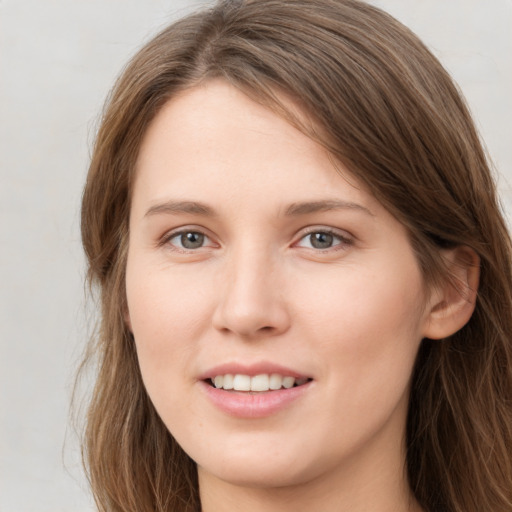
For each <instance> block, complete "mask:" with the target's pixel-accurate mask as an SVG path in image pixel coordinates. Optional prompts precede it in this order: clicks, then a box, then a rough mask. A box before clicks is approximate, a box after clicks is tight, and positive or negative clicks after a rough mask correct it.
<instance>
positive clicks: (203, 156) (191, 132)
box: [134, 80, 376, 206]
mask: <svg viewBox="0 0 512 512" xmlns="http://www.w3.org/2000/svg"><path fill="white" fill-rule="evenodd" d="M286 101H288V100H286ZM288 103H289V101H288ZM287 106H288V105H287ZM292 108H293V111H294V113H297V112H299V113H300V109H298V107H296V106H295V105H292ZM276 191H279V193H280V195H281V197H282V198H283V200H284V199H285V198H286V199H287V200H288V201H289V202H290V201H291V202H294V201H303V200H306V199H307V200H314V199H315V196H318V197H319V198H320V197H321V198H322V199H325V198H333V196H336V194H342V195H343V194H347V193H348V194H349V195H350V199H351V200H356V199H357V200H358V201H359V202H364V203H365V204H367V205H368V206H370V204H374V203H375V202H376V201H375V199H374V198H373V196H371V195H370V194H369V193H368V192H367V191H366V190H364V189H363V187H362V186H361V185H360V183H358V182H357V180H356V179H355V178H354V177H353V176H352V175H351V174H350V173H349V172H348V171H347V170H346V169H345V168H343V166H342V165H341V164H339V163H338V162H336V161H335V160H334V158H333V157H332V156H331V155H330V154H329V153H328V151H327V150H326V149H325V148H324V147H322V146H321V145H320V144H318V143H317V142H315V141H314V140H312V139H311V138H310V137H308V136H306V135H305V134H304V133H303V132H302V131H299V130H298V129H297V128H296V127H294V126H293V125H292V124H290V123H289V122H288V121H287V120H285V119H284V118H283V117H281V116H279V115H277V114H275V113H274V112H273V111H272V110H270V109H269V108H266V107H264V106H262V105H260V104H258V103H256V102H255V101H253V100H251V99H250V98H249V97H247V96H246V95H245V94H243V93H242V92H240V91H239V90H238V89H236V88H234V87H232V86H230V85H229V84H227V83H226V82H224V81H221V80H216V81H210V82H207V83H206V84H203V85H200V86H197V87H194V88H191V89H187V90H185V91H182V92H180V93H179V94H178V95H176V96H175V97H173V98H172V99H171V100H170V101H168V102H167V104H165V105H164V106H163V108H162V109H161V110H160V111H159V113H158V114H157V116H156V117H155V119H154V120H153V122H152V123H151V124H150V126H149V128H148V130H147V132H146V134H145V136H144V138H143V142H142V145H141V149H140V153H139V156H138V160H137V165H136V180H135V191H134V192H135V194H134V201H137V200H138V198H139V197H140V196H144V198H145V201H146V202H147V201H157V200H161V199H163V198H164V197H165V196H166V195H168V196H173V197H174V196H176V194H182V195H183V196H184V198H186V199H189V198H190V197H191V196H194V197H195V196H207V197H208V198H209V199H211V198H212V196H216V197H219V198H224V199H225V200H228V199H229V200H233V201H234V200H239V201H240V202H241V204H243V200H244V197H246V196H247V195H249V194H250V195H252V196H254V195H256V196H257V195H258V194H259V196H260V198H266V199H268V200H270V199H271V198H275V197H274V196H275V192H276ZM185 196H186V197H185ZM202 199H205V197H203V198H202ZM342 199H343V198H342Z"/></svg>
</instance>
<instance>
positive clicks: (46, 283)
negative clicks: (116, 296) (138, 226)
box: [0, 0, 512, 512]
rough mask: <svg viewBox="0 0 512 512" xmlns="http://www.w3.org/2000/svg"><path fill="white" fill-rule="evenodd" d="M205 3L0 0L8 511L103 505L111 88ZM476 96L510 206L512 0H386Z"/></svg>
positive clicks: (2, 474)
mask: <svg viewBox="0 0 512 512" xmlns="http://www.w3.org/2000/svg"><path fill="white" fill-rule="evenodd" d="M201 3H205V2H201V1H200V0H197V1H195V2H191V1H187V0H182V1H177V0H144V1H142V0H139V1H137V0H88V1H87V2H77V1H75V2H72V1H71V0H45V1H41V0H0V177H1V180H0V511H1V512H25V511H27V512H31V511H37V512H46V511H48V512H50V511H51V512H59V511H91V510H93V505H92V502H91V498H90V496H89V493H88V490H87V485H86V483H85V480H84V477H83V475H82V471H81V468H80V462H79V459H80V455H79V447H78V443H77V438H76V435H75V433H74V431H73V428H72V426H71V424H70V421H69V402H70V397H71V390H72V386H73V375H74V372H75V370H76V367H77V363H78V361H79V358H80V353H81V350H82V348H83V346H84V343H85V341H86V339H87V336H88V332H89V331H90V328H89V327H88V325H89V323H90V322H89V320H88V318H87V317H88V316H89V314H88V313H87V310H89V311H90V309H91V308H90V307H86V300H85V293H84V286H83V277H84V267H83V256H82V252H81V248H80V241H79V231H78V217H79V202H80V195H81V187H82V183H83V181H84V178H85V173H86V169H87V160H88V155H89V150H90V147H91V142H92V139H93V137H94V132H95V129H96V125H97V119H98V114H99V112H100V109H101V106H102V103H103V100H104V97H105V96H106V94H107V92H108V90H109V88H110V86H111V84H112V82H113V80H114V78H115V76H116V75H117V74H118V72H119V70H120V69H121V67H122V65H123V64H124V63H125V61H126V60H127V59H128V57H129V56H130V55H132V54H133V52H134V51H135V50H136V48H138V47H139V46H140V44H141V43H142V42H143V41H145V40H147V39H148V37H150V36H151V35H152V34H154V33H155V32H156V31H157V30H158V29H160V28H162V27H163V26H164V25H165V24H166V23H167V22H168V21H169V20H170V19H171V18H174V17H176V16H179V15H181V14H184V13H185V12H187V11H188V10H190V9H191V7H192V6H194V5H196V6H197V5H200V4H201ZM374 3H375V4H377V5H379V6H381V7H383V8H385V9H386V10H388V11H389V12H391V13H392V14H394V15H395V16H397V17H398V18H399V19H400V20H402V21H403V22H405V23H406V24H407V25H408V26H410V27H411V28H412V29H413V30H415V31H416V32H417V33H418V34H419V35H420V36H421V37H422V38H423V39H424V41H425V42H426V43H427V44H428V45H429V46H430V47H431V48H432V49H433V51H434V53H435V54H436V55H437V56H438V57H439V58H440V59H441V61H442V62H443V63H444V64H445V65H446V66H447V67H448V69H449V70H450V71H451V73H452V74H453V75H454V77H455V79H456V80H457V81H458V83H459V84H460V86H461V88H462V90H463V92H464V93H465V95H466V97H467V99H468V102H469V104H470V107H471V109H472V111H473V113H474V115H475V118H476V120H477V124H478V127H479V129H480V131H481V133H482V135H483V137H484V139H485V141H486V143H487V146H488V149H489V153H490V154H491V155H492V158H493V160H494V162H495V164H496V167H497V169H498V171H499V173H500V179H499V184H500V191H501V194H502V198H503V203H504V206H505V208H506V209H507V210H510V211H512V209H511V208H509V206H508V205H509V204H512V201H511V198H512V193H511V191H510V187H509V185H508V182H507V180H508V181H510V180H511V177H512V151H511V144H510V142H511V141H510V138H511V133H512V122H511V116H512V100H511V91H512V59H510V55H512V37H511V35H510V34H511V33H512V0H487V1H485V2H484V1H482V0H414V1H411V0H375V1H374Z"/></svg>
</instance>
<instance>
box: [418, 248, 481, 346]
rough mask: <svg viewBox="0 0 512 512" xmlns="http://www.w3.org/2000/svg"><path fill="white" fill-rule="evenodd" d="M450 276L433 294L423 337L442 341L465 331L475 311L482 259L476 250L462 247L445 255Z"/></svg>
mask: <svg viewBox="0 0 512 512" xmlns="http://www.w3.org/2000/svg"><path fill="white" fill-rule="evenodd" d="M443 258H444V259H445V262H446V267H447V268H448V271H449V274H448V275H447V277H446V278H445V280H444V282H443V283H442V284H441V285H438V286H437V287H436V288H434V289H433V290H432V293H431V296H430V300H429V304H428V309H427V314H428V318H427V321H426V323H425V329H424V333H423V335H424V337H425V338H430V339H442V338H446V337H447V336H451V335H452V334H454V333H455V332H457V331H458V330H459V329H461V328H462V327H464V325H466V323H467V322H468V321H469V319H470V318H471V315H472V314H473V311H474V310H475V304H476V298H477V292H478V283H479V279H480V258H479V256H478V255H477V254H476V252H475V251H474V250H473V249H470V248H469V247H466V246H459V247H456V248H455V249H450V250H447V251H443Z"/></svg>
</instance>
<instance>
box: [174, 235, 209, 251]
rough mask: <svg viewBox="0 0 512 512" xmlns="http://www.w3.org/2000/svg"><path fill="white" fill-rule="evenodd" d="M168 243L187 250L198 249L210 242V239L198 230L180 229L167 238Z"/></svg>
mask: <svg viewBox="0 0 512 512" xmlns="http://www.w3.org/2000/svg"><path fill="white" fill-rule="evenodd" d="M169 243H170V244H171V245H173V246H175V247H177V248H178V249H185V250H187V251H190V250H194V249H200V248H201V247H204V246H205V245H207V244H209V243H210V239H209V238H208V237H207V236H206V235H205V234H204V233H200V232H199V231H182V232H181V233H176V234H175V235H173V236H172V237H170V238H169Z"/></svg>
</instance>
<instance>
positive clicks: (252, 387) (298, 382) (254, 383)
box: [210, 373, 311, 392]
mask: <svg viewBox="0 0 512 512" xmlns="http://www.w3.org/2000/svg"><path fill="white" fill-rule="evenodd" d="M310 380H311V379H309V378H307V377H300V378H296V377H291V376H283V375H280V374H279V373H271V374H268V373H262V374H260V375H254V376H252V377H251V376H250V375H244V374H239V373H237V374H234V375H233V374H230V373H227V374H225V375H216V376H215V377H213V378H211V379H210V382H211V384H212V385H213V386H214V387H215V388H217V389H225V390H233V391H253V392H267V391H278V390H280V389H283V388H284V389H290V388H293V387H296V386H302V385H304V384H306V383H307V382H308V381H310Z"/></svg>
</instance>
